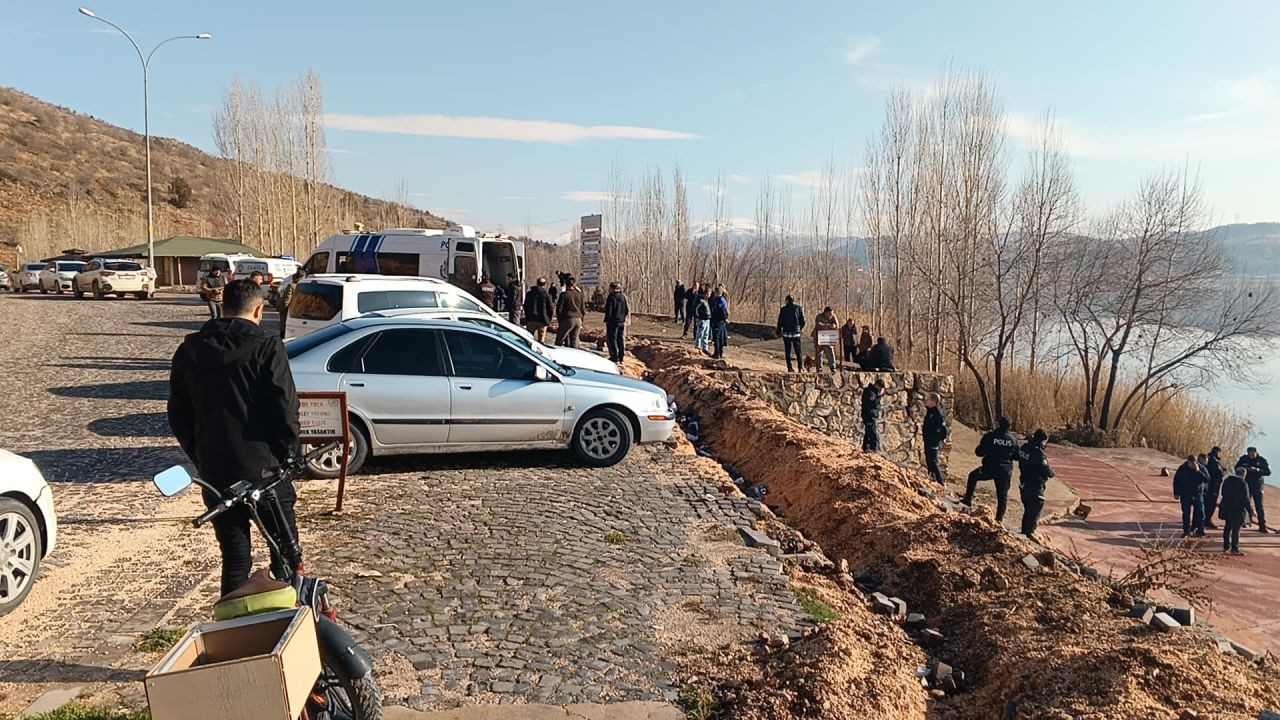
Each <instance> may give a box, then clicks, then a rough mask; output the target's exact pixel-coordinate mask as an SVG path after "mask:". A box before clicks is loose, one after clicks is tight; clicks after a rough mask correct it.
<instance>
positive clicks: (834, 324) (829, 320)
mask: <svg viewBox="0 0 1280 720" xmlns="http://www.w3.org/2000/svg"><path fill="white" fill-rule="evenodd" d="M839 328H840V321H839V320H837V319H836V314H835V313H834V312H832V310H831V306H830V305H828V306H826V307H824V308H822V313H821V314H820V315H818V317H817V319H815V320H814V321H813V346H814V347H816V348H818V369H819V370H821V369H822V358H824V357H825V358H826V359H827V365H828V366H829V367H830V368H831V372H835V371H836V348H835V346H834V345H819V344H818V338H819V337H821V336H820V335H819V334H818V333H821V332H825V331H829V330H837V329H839Z"/></svg>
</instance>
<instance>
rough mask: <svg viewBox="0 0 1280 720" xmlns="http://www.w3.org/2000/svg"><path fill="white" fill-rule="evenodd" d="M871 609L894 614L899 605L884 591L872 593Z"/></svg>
mask: <svg viewBox="0 0 1280 720" xmlns="http://www.w3.org/2000/svg"><path fill="white" fill-rule="evenodd" d="M871 609H872V610H874V611H875V612H877V613H880V614H881V615H893V614H894V613H896V612H897V611H898V606H897V605H895V604H894V603H893V602H892V601H890V600H889V596H887V595H885V594H884V593H882V592H873V593H871Z"/></svg>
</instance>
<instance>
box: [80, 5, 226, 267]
mask: <svg viewBox="0 0 1280 720" xmlns="http://www.w3.org/2000/svg"><path fill="white" fill-rule="evenodd" d="M80 14H81V15H84V16H86V17H91V18H93V19H94V20H101V21H102V22H104V23H106V24H108V25H110V26H111V27H113V28H115V29H116V30H119V31H120V34H121V35H124V37H125V39H126V40H128V41H129V44H130V45H133V49H134V50H136V51H137V52H138V60H140V61H141V62H142V136H143V139H144V142H145V143H146V156H147V266H148V267H150V268H152V269H153V270H154V269H155V267H156V226H155V214H154V210H153V206H152V201H151V117H150V115H151V108H150V102H149V101H148V96H147V74H148V71H149V70H150V69H151V56H152V55H155V54H156V51H157V50H159V49H160V46H161V45H164V44H165V43H170V42H173V41H174V40H208V39H210V38H212V37H213V36H212V35H210V34H209V33H200V34H199V35H175V36H173V37H171V38H168V39H166V40H161V41H160V43H159V44H157V45H156V46H155V47H153V48H151V52H149V53H147V54H146V55H143V54H142V48H140V47H138V43H136V42H134V41H133V37H131V36H130V35H129V33H127V32H125V31H124V28H122V27H120V26H119V25H116V24H115V23H113V22H111V21H110V20H107V19H106V18H101V17H98V16H97V15H94V14H93V11H92V10H90V9H89V8H83V7H82V8H80Z"/></svg>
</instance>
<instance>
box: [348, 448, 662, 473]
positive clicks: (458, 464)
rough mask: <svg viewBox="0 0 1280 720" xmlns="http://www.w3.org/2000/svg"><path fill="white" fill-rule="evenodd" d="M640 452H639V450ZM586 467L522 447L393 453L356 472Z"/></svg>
mask: <svg viewBox="0 0 1280 720" xmlns="http://www.w3.org/2000/svg"><path fill="white" fill-rule="evenodd" d="M631 452H632V454H631V455H628V456H627V458H626V459H625V460H623V461H622V462H623V464H626V463H628V462H631V461H632V459H633V458H634V457H635V453H636V452H637V449H635V448H633V449H632V451H631ZM641 452H642V451H641ZM583 467H586V466H585V465H583V464H582V463H581V462H579V461H578V459H577V458H576V457H575V456H574V455H573V453H571V452H569V451H568V450H524V451H517V452H502V453H479V452H477V453H457V454H430V453H428V454H424V455H393V456H389V457H381V458H370V459H369V460H368V461H367V462H366V463H365V465H364V467H363V468H362V469H361V470H360V473H359V474H362V475H363V474H373V475H376V474H379V473H411V472H428V471H435V470H485V469H490V468H491V469H493V470H499V471H508V470H511V469H512V468H528V469H545V470H554V469H560V468H570V469H577V468H583Z"/></svg>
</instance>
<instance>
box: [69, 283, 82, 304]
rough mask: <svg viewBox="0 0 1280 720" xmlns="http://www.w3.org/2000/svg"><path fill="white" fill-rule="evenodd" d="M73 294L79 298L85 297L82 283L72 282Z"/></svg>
mask: <svg viewBox="0 0 1280 720" xmlns="http://www.w3.org/2000/svg"><path fill="white" fill-rule="evenodd" d="M71 294H72V295H74V296H75V297H76V299H77V300H83V299H84V291H83V290H81V289H80V283H75V282H73V283H71Z"/></svg>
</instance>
